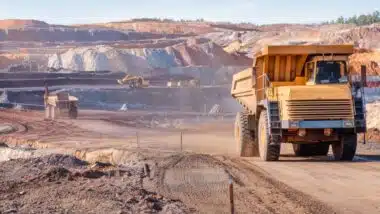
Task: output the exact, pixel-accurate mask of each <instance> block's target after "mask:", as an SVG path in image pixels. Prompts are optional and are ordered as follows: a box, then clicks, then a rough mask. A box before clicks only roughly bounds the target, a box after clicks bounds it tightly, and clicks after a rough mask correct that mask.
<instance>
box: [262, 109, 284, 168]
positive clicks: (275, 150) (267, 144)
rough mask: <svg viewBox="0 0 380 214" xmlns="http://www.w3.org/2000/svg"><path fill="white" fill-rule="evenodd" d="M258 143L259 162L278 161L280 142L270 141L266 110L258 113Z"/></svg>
mask: <svg viewBox="0 0 380 214" xmlns="http://www.w3.org/2000/svg"><path fill="white" fill-rule="evenodd" d="M271 141H272V142H271ZM258 143H259V153H260V158H261V160H263V161H277V160H278V159H279V157H280V149H281V145H280V142H273V140H271V137H270V132H269V127H268V116H267V112H266V110H263V111H261V113H260V119H259V125H258Z"/></svg>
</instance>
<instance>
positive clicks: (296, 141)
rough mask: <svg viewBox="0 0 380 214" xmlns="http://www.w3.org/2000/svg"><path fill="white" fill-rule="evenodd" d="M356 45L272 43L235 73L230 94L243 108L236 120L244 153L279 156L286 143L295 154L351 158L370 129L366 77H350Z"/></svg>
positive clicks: (265, 157) (266, 158) (267, 157)
mask: <svg viewBox="0 0 380 214" xmlns="http://www.w3.org/2000/svg"><path fill="white" fill-rule="evenodd" d="M353 50H354V48H353V46H352V45H308V46H267V47H265V48H264V49H263V50H262V51H261V52H259V53H257V54H256V56H255V59H256V60H255V63H254V65H253V67H252V68H248V69H246V70H244V71H241V72H239V73H237V74H235V75H234V76H233V80H232V88H231V95H232V97H233V98H235V99H236V100H237V101H238V102H239V103H240V104H241V105H242V107H243V109H244V111H242V112H239V113H238V114H237V116H236V121H235V139H236V141H237V144H238V152H239V155H240V156H243V157H249V156H256V155H257V156H260V158H261V159H262V160H264V161H277V160H278V159H279V156H280V148H281V144H282V143H291V144H293V149H294V152H295V155H296V156H317V155H327V153H328V151H329V146H330V145H331V147H332V151H333V155H334V158H335V160H342V161H343V160H352V159H353V157H354V156H355V152H356V146H357V134H358V133H363V132H365V131H366V121H365V109H364V104H363V99H364V96H363V94H364V89H363V86H364V84H365V83H364V81H365V67H363V66H362V79H361V81H359V82H354V81H353V79H352V78H351V75H350V71H349V65H348V57H349V56H350V55H351V54H352V53H353Z"/></svg>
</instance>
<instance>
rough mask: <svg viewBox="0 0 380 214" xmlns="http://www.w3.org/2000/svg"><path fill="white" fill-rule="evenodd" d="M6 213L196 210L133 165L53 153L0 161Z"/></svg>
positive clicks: (0, 208) (1, 194) (2, 210)
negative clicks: (146, 184)
mask: <svg viewBox="0 0 380 214" xmlns="http://www.w3.org/2000/svg"><path fill="white" fill-rule="evenodd" d="M0 172H1V173H0V201H1V203H0V213H36V212H42V211H43V212H49V213H89V212H91V213H190V210H189V209H187V208H186V207H185V205H184V204H183V203H182V202H180V201H177V200H171V199H167V198H165V197H164V196H162V195H160V194H158V193H154V192H150V191H147V190H146V189H144V188H143V187H142V186H141V179H142V177H141V171H140V169H139V168H133V167H121V168H119V167H117V168H116V167H112V166H110V165H107V164H101V163H98V164H95V165H88V164H87V163H86V162H83V161H81V160H79V159H77V158H75V157H73V156H65V155H49V156H44V157H40V158H34V159H26V160H22V159H19V160H11V161H7V162H2V163H0Z"/></svg>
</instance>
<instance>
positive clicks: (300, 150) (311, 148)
mask: <svg viewBox="0 0 380 214" xmlns="http://www.w3.org/2000/svg"><path fill="white" fill-rule="evenodd" d="M329 148H330V145H329V144H326V143H318V144H293V150H294V154H295V155H296V156H297V157H308V156H326V155H327V154H328V153H329Z"/></svg>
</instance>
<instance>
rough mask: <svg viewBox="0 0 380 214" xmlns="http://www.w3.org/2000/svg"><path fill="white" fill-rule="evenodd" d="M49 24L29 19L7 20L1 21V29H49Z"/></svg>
mask: <svg viewBox="0 0 380 214" xmlns="http://www.w3.org/2000/svg"><path fill="white" fill-rule="evenodd" d="M48 26H49V24H48V23H46V22H43V21H38V20H32V19H30V20H28V19H24V20H23V19H5V20H0V29H7V28H24V27H37V28H40V27H48Z"/></svg>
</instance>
